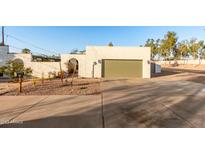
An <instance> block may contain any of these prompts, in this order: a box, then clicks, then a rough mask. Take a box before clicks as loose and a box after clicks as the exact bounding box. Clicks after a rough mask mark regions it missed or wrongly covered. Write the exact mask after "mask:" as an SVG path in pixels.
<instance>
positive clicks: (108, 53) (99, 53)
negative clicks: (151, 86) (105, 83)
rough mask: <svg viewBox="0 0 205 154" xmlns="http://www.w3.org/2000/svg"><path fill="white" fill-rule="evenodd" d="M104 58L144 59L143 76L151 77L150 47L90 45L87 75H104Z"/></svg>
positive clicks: (87, 51)
mask: <svg viewBox="0 0 205 154" xmlns="http://www.w3.org/2000/svg"><path fill="white" fill-rule="evenodd" d="M102 59H134V60H142V61H143V78H150V48H148V47H108V46H101V47H99V46H88V47H87V48H86V65H87V67H86V77H92V72H93V63H94V62H96V65H95V66H94V77H101V76H102V74H101V73H102Z"/></svg>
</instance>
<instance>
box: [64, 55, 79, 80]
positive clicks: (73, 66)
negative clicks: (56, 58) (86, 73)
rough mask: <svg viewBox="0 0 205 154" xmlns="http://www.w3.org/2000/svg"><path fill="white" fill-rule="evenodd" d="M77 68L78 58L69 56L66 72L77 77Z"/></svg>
mask: <svg viewBox="0 0 205 154" xmlns="http://www.w3.org/2000/svg"><path fill="white" fill-rule="evenodd" d="M78 68H79V63H78V60H77V59H76V58H71V59H70V60H69V61H68V63H67V69H68V74H69V75H74V76H75V77H78Z"/></svg>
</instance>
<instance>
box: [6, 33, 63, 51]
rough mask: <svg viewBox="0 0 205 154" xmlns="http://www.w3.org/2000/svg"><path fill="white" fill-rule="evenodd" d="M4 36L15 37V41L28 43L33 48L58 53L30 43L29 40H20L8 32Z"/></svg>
mask: <svg viewBox="0 0 205 154" xmlns="http://www.w3.org/2000/svg"><path fill="white" fill-rule="evenodd" d="M6 36H7V37H10V38H13V39H15V40H17V41H19V42H21V43H24V44H27V45H30V46H32V47H34V48H36V49H39V50H43V51H46V52H50V53H55V54H57V55H59V53H56V52H55V51H51V50H47V49H44V48H42V47H39V46H37V45H35V44H33V43H30V42H28V41H24V40H22V39H19V38H17V37H15V36H13V35H10V34H8V33H6Z"/></svg>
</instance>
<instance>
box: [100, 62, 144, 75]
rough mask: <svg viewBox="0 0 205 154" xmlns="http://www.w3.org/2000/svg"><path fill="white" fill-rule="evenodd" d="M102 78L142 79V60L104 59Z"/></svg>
mask: <svg viewBox="0 0 205 154" xmlns="http://www.w3.org/2000/svg"><path fill="white" fill-rule="evenodd" d="M102 77H105V78H115V77H116V78H136V77H142V60H117V59H104V60H103V65H102Z"/></svg>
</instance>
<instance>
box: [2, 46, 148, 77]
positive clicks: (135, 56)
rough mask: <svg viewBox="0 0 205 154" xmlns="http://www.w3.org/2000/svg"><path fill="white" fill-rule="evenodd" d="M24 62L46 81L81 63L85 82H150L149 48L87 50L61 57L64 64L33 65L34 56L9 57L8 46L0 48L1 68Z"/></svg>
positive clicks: (89, 48)
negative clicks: (52, 74)
mask: <svg viewBox="0 0 205 154" xmlns="http://www.w3.org/2000/svg"><path fill="white" fill-rule="evenodd" d="M17 58H18V59H21V60H22V61H23V62H24V66H25V67H31V69H32V70H33V76H36V77H42V76H44V77H47V76H48V74H49V73H50V72H60V67H59V66H60V64H61V67H62V70H63V71H67V68H66V63H67V62H68V61H69V60H71V59H75V60H77V62H78V77H85V78H101V77H103V78H116V77H117V78H150V76H151V75H150V74H151V70H150V48H149V47H121V46H114V47H109V46H87V47H86V51H85V52H84V53H82V54H61V62H33V61H32V55H31V54H18V53H17V54H12V53H9V46H0V66H2V65H5V63H6V62H7V61H8V60H14V59H17Z"/></svg>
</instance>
